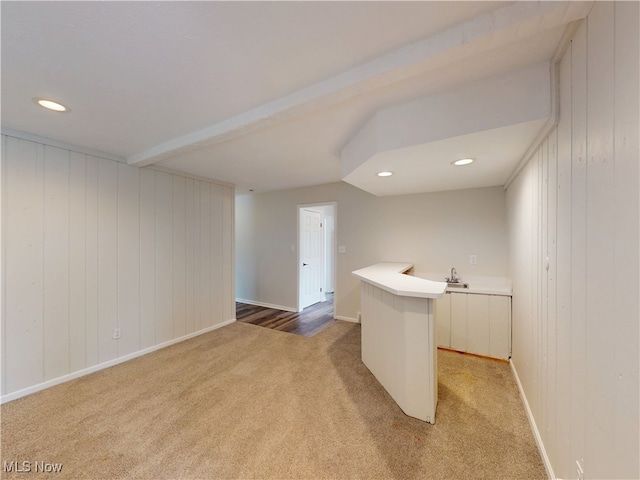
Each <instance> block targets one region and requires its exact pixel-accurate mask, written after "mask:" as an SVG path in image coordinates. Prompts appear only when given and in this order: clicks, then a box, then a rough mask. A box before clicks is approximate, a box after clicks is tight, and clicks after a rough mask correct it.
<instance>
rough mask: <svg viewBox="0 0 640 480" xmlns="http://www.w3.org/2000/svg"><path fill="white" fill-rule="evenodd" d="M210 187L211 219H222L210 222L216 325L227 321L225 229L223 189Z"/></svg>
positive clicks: (212, 288) (214, 319)
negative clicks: (225, 312) (225, 303)
mask: <svg viewBox="0 0 640 480" xmlns="http://www.w3.org/2000/svg"><path fill="white" fill-rule="evenodd" d="M212 187H213V188H212V189H211V218H222V222H221V223H219V224H215V223H213V222H211V262H212V264H213V265H214V267H213V268H212V269H211V272H212V273H213V277H212V284H211V315H212V324H216V323H219V322H222V321H223V320H227V318H224V303H223V300H222V299H223V289H224V284H225V280H227V282H228V279H225V278H224V273H225V270H224V268H223V262H224V258H223V255H222V254H223V252H222V248H223V245H222V243H223V239H224V231H223V227H225V223H224V210H223V209H224V205H223V198H224V187H222V186H216V185H214V186H212ZM231 318H233V317H231Z"/></svg>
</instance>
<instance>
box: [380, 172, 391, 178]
mask: <svg viewBox="0 0 640 480" xmlns="http://www.w3.org/2000/svg"><path fill="white" fill-rule="evenodd" d="M391 175H393V172H378V176H379V177H390V176H391Z"/></svg>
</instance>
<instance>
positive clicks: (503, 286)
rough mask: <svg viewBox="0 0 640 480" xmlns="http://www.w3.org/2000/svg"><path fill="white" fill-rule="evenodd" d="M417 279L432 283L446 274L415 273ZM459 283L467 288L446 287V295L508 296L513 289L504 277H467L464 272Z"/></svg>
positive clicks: (446, 275)
mask: <svg viewBox="0 0 640 480" xmlns="http://www.w3.org/2000/svg"><path fill="white" fill-rule="evenodd" d="M414 275H415V276H416V277H419V278H425V279H428V280H433V281H440V280H443V279H444V278H445V277H448V274H446V273H426V272H415V273H414ZM460 277H461V278H460V282H461V283H466V284H468V285H469V288H458V287H447V293H475V294H482V295H506V296H510V295H511V293H512V291H513V289H512V286H511V281H510V280H509V279H508V278H504V277H489V276H483V275H468V274H466V272H462V273H461V274H460Z"/></svg>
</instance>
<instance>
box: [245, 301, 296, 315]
mask: <svg viewBox="0 0 640 480" xmlns="http://www.w3.org/2000/svg"><path fill="white" fill-rule="evenodd" d="M236 302H240V303H246V304H247V305H255V306H256V307H265V308H274V309H276V310H284V311H285V312H294V313H295V312H297V311H298V309H297V308H293V307H285V306H283V305H274V304H272V303H264V302H256V301H255V300H247V299H245V298H236Z"/></svg>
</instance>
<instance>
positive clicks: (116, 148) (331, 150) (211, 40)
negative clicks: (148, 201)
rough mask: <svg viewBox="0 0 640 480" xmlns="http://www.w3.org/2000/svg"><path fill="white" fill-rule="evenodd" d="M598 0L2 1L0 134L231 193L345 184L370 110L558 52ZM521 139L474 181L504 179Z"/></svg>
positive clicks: (460, 185) (516, 157) (458, 185)
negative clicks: (221, 184) (72, 148)
mask: <svg viewBox="0 0 640 480" xmlns="http://www.w3.org/2000/svg"><path fill="white" fill-rule="evenodd" d="M589 6H590V3H586V4H583V3H582V2H540V3H538V2H516V3H514V2H466V3H463V2H375V3H373V2H6V1H3V2H2V3H1V4H0V8H1V10H0V15H1V17H2V25H1V27H2V29H1V35H2V44H1V45H2V47H1V48H2V57H1V61H2V70H1V75H2V77H1V80H2V85H1V88H2V127H3V131H5V132H8V131H18V132H26V133H29V134H32V135H37V136H41V137H46V138H51V139H54V140H56V141H59V142H64V143H68V144H71V145H76V146H79V147H82V148H86V149H90V150H95V151H101V152H105V153H108V154H110V155H112V156H117V157H122V158H123V159H125V160H126V161H128V162H129V163H131V164H137V165H140V166H142V165H148V164H153V163H155V164H158V165H160V166H163V167H165V168H170V169H173V170H177V171H182V172H185V173H190V174H194V175H199V176H204V177H207V178H212V179H217V180H221V181H225V182H229V183H234V184H236V185H237V187H238V192H244V191H247V190H248V189H254V190H255V191H269V190H278V189H284V188H293V187H299V186H307V185H314V184H322V183H328V182H334V181H339V180H341V160H340V152H341V150H342V149H343V147H344V146H345V145H346V144H347V143H348V142H349V140H350V139H351V138H352V137H353V136H354V135H355V134H356V133H357V132H358V130H359V129H360V128H361V127H362V126H363V125H364V124H365V123H366V122H367V120H368V119H369V118H370V117H371V116H372V115H374V114H375V112H376V111H378V110H380V109H382V108H386V107H389V106H393V105H396V104H398V103H402V102H407V101H410V100H414V99H418V98H421V97H424V96H427V95H432V94H434V93H436V92H440V91H443V90H447V89H450V88H453V87H455V86H457V85H462V84H465V83H469V82H474V81H477V80H479V79H482V78H486V77H489V76H493V75H495V74H498V73H501V72H508V71H510V70H513V69H516V68H519V67H522V66H523V65H528V64H533V63H538V62H541V61H544V60H549V59H550V58H551V57H552V55H553V53H554V51H555V50H556V48H557V46H558V44H559V42H560V40H561V37H562V34H563V31H564V29H565V27H566V25H567V24H568V23H569V22H572V21H574V20H578V19H580V18H583V17H584V16H585V15H586V13H587V12H588V8H589ZM525 93H526V92H525ZM33 97H47V98H52V99H55V100H58V101H60V102H62V103H64V104H66V105H68V106H69V107H70V108H71V109H72V111H71V112H70V113H65V114H56V113H52V112H48V111H45V110H42V109H40V108H38V107H36V106H35V104H34V103H33V102H32V101H31V99H32V98H33ZM494 134H495V132H494ZM466 140H467V139H465V138H463V137H461V138H458V139H457V140H456V142H464V141H466ZM527 141H528V140H527V139H526V138H524V139H522V142H524V143H526V142H527ZM529 142H530V141H529ZM512 143H513V142H512ZM527 146H528V145H524V147H523V145H522V144H519V145H517V146H515V147H514V149H513V152H512V153H511V154H509V151H510V147H507V145H505V146H504V149H503V152H502V155H503V156H504V157H505V158H501V160H500V163H501V165H502V164H504V165H503V166H502V167H501V169H500V174H495V175H492V174H491V173H490V171H489V170H487V171H484V172H483V171H482V170H481V169H482V168H484V167H483V165H481V164H480V163H479V164H478V165H477V167H476V171H477V172H478V175H482V176H483V178H484V177H488V178H489V179H488V180H486V182H489V183H492V182H493V184H501V183H503V182H504V171H505V170H509V169H513V167H514V166H515V164H516V163H517V162H518V160H519V155H521V154H522V151H523V148H524V149H526V147H527ZM516 147H517V148H516ZM425 148H429V147H425ZM434 148H435V147H434ZM438 148H439V147H438ZM516 150H517V152H516ZM505 152H506V153H505ZM489 156H491V154H490V153H489ZM507 157H508V158H507ZM483 163H485V162H483ZM487 163H491V162H487ZM407 173H408V174H409V175H408V176H409V177H411V176H412V175H411V173H410V172H407ZM433 175H436V173H435V172H433ZM437 175H444V176H445V177H446V176H447V175H451V172H443V173H441V174H440V173H438V174H437ZM445 177H443V178H442V179H441V180H442V184H447V182H450V181H451V179H449V180H447V179H446V178H445ZM395 181H396V182H399V180H397V179H395ZM451 185H452V188H453V187H455V188H468V187H465V183H464V182H462V183H461V182H459V181H455V182H453V183H452V184H451ZM395 188H399V190H398V191H400V192H403V190H402V188H403V187H402V185H400V186H399V187H398V186H396V187H395ZM407 188H409V184H407ZM411 188H414V187H411ZM420 188H427V189H430V188H431V187H429V186H423V187H420ZM408 191H409V190H406V192H408Z"/></svg>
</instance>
